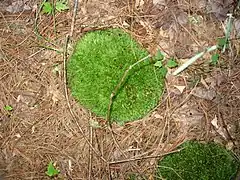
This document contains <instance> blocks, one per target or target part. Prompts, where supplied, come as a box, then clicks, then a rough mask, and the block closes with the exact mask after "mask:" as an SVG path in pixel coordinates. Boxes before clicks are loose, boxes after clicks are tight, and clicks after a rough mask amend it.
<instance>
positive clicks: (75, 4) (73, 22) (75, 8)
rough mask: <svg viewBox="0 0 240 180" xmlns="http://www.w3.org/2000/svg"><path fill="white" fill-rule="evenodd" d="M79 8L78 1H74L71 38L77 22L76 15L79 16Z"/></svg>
mask: <svg viewBox="0 0 240 180" xmlns="http://www.w3.org/2000/svg"><path fill="white" fill-rule="evenodd" d="M77 8H78V0H74V7H73V17H72V24H71V31H70V37H72V36H73V31H74V25H75V20H76V15H77Z"/></svg>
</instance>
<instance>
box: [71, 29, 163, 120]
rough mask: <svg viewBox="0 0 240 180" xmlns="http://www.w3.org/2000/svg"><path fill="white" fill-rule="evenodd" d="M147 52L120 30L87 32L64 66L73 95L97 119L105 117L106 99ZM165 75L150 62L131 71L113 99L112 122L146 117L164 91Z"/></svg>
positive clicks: (140, 64) (143, 63)
mask: <svg viewBox="0 0 240 180" xmlns="http://www.w3.org/2000/svg"><path fill="white" fill-rule="evenodd" d="M147 55H148V52H147V51H146V50H145V49H144V48H142V47H141V46H140V45H139V44H138V43H137V42H136V41H134V40H133V39H132V38H131V36H130V35H129V34H127V33H125V32H123V31H122V30H120V29H110V30H101V31H95V32H90V33H87V34H86V35H84V36H83V37H82V39H80V40H79V41H78V42H77V45H76V47H75V51H74V53H73V55H72V57H71V58H70V60H69V62H68V64H67V71H68V74H67V75H68V83H69V87H70V89H71V92H72V95H73V96H74V97H75V98H76V99H77V100H78V101H79V102H80V103H81V104H82V105H83V106H85V107H86V108H88V109H90V110H91V111H92V112H94V113H95V114H96V115H97V116H100V117H106V115H107V111H108V104H109V98H110V95H111V93H112V92H113V90H114V89H115V87H116V86H117V84H118V83H119V82H120V80H121V78H122V76H123V74H124V72H125V71H126V70H127V69H128V68H129V66H130V65H133V64H134V63H136V62H138V61H139V60H140V59H142V58H144V57H146V56H147ZM163 82H164V75H163V73H162V72H161V71H160V70H159V68H157V67H155V66H154V65H153V63H151V61H150V60H146V61H144V62H142V63H139V64H138V65H136V66H134V68H132V69H131V70H130V71H129V73H128V75H127V78H126V79H125V81H124V83H123V85H122V87H121V88H120V89H119V91H118V92H117V94H116V96H115V98H114V99H113V104H112V111H111V120H114V121H115V122H118V123H119V124H123V123H124V122H127V121H132V120H136V119H139V118H142V117H143V116H144V115H146V114H147V113H148V112H149V111H150V110H151V109H152V108H154V107H155V106H156V105H157V103H158V101H159V99H160V96H161V94H162V92H163V87H164V86H163V84H164V83H163Z"/></svg>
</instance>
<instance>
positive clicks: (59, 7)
mask: <svg viewBox="0 0 240 180" xmlns="http://www.w3.org/2000/svg"><path fill="white" fill-rule="evenodd" d="M68 9H69V7H68V5H67V1H65V0H57V1H56V4H55V6H54V5H53V4H52V3H51V2H48V1H46V0H45V1H43V3H42V12H43V13H44V14H48V15H50V14H53V13H54V10H56V11H57V12H62V11H65V10H68Z"/></svg>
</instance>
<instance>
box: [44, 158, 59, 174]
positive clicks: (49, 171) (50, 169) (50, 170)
mask: <svg viewBox="0 0 240 180" xmlns="http://www.w3.org/2000/svg"><path fill="white" fill-rule="evenodd" d="M59 173H60V171H59V170H57V169H56V168H55V167H54V165H53V162H52V161H51V162H49V163H48V167H47V171H46V175H47V176H49V177H55V176H57V175H58V174H59Z"/></svg>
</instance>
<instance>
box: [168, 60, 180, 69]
mask: <svg viewBox="0 0 240 180" xmlns="http://www.w3.org/2000/svg"><path fill="white" fill-rule="evenodd" d="M177 66H178V63H177V62H176V60H175V59H174V58H171V59H169V60H168V61H167V67H169V68H175V67H177Z"/></svg>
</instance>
